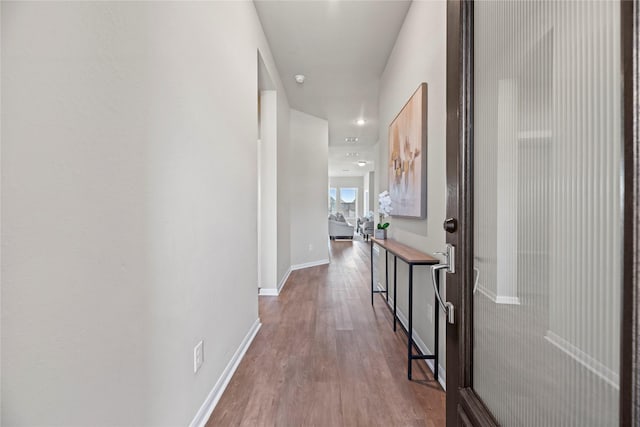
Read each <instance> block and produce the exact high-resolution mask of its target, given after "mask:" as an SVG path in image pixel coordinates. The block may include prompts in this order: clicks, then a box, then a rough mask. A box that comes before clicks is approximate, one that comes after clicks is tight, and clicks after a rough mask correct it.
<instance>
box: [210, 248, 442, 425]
mask: <svg viewBox="0 0 640 427" xmlns="http://www.w3.org/2000/svg"><path fill="white" fill-rule="evenodd" d="M369 259H370V258H369V244H368V243H367V242H362V241H353V242H350V241H347V242H345V241H333V242H331V264H329V265H323V266H319V267H312V268H308V269H303V270H297V271H294V272H292V273H291V276H290V277H289V279H288V282H287V284H286V287H285V288H284V289H283V292H282V294H281V295H280V296H279V297H261V298H260V319H261V321H262V328H261V329H260V331H259V332H258V335H257V336H256V338H255V340H254V341H253V343H252V345H251V347H250V348H249V350H248V351H247V353H246V355H245V357H244V359H243V360H242V362H241V364H240V366H239V367H238V370H237V371H236V373H235V375H234V376H233V378H232V380H231V382H230V383H229V385H228V387H227V389H226V391H225V393H224V394H223V396H222V398H221V399H220V402H219V403H218V405H217V406H216V409H215V411H214V412H213V414H212V416H211V418H210V420H209V422H208V424H207V426H236V425H243V426H302V425H315V426H332V427H333V426H358V425H362V426H429V427H435V426H443V425H444V424H445V393H444V392H443V390H442V389H441V387H440V385H439V384H438V383H437V382H436V381H434V379H433V376H432V374H431V371H430V370H429V368H427V366H426V364H424V362H422V361H419V362H414V378H415V379H416V380H414V381H413V382H410V381H408V380H407V379H406V335H405V334H404V332H401V328H398V332H397V333H395V334H394V332H393V330H392V327H391V324H392V320H393V318H392V316H391V313H390V312H389V310H388V309H387V308H386V307H385V303H384V301H383V299H382V297H381V296H376V298H375V305H374V307H373V308H372V307H371V304H370V294H369Z"/></svg>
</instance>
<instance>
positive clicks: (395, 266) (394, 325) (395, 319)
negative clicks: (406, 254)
mask: <svg viewBox="0 0 640 427" xmlns="http://www.w3.org/2000/svg"><path fill="white" fill-rule="evenodd" d="M397 267H398V257H397V256H395V255H394V256H393V331H394V332H395V330H396V323H397V320H398V315H397V314H396V304H397V301H398V298H396V296H397V295H396V294H397V293H396V289H397V288H396V279H397V276H398V275H397V273H396V272H397V271H398V268H397Z"/></svg>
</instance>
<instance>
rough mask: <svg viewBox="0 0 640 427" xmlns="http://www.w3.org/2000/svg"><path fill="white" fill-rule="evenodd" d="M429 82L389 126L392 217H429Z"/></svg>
mask: <svg viewBox="0 0 640 427" xmlns="http://www.w3.org/2000/svg"><path fill="white" fill-rule="evenodd" d="M426 181H427V84H426V83H422V84H421V85H420V87H418V90H416V91H415V92H414V94H413V95H412V96H411V98H410V99H409V101H408V102H407V103H406V104H405V105H404V107H402V110H401V111H400V113H399V114H398V115H397V116H396V118H395V119H394V120H393V122H391V125H389V194H390V195H391V206H392V207H393V211H392V214H391V215H392V216H399V217H408V218H421V219H424V218H426V217H427V194H426V193H427V182H426Z"/></svg>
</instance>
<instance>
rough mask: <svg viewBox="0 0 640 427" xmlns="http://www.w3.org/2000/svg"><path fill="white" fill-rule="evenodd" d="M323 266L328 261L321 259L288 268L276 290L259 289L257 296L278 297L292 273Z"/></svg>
mask: <svg viewBox="0 0 640 427" xmlns="http://www.w3.org/2000/svg"><path fill="white" fill-rule="evenodd" d="M325 264H329V260H328V259H321V260H320V261H311V262H306V263H304V264H296V265H292V266H291V267H289V269H288V270H287V272H286V273H285V275H284V277H283V278H282V280H280V283H278V289H273V288H260V290H259V291H258V295H259V296H261V297H277V296H278V295H280V292H282V289H283V288H284V285H286V284H287V280H288V279H289V276H290V275H291V272H292V271H294V270H300V269H303V268H309V267H315V266H318V265H325Z"/></svg>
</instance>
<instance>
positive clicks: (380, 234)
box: [373, 228, 387, 240]
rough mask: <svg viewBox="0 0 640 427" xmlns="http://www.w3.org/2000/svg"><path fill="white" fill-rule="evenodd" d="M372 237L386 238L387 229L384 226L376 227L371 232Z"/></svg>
mask: <svg viewBox="0 0 640 427" xmlns="http://www.w3.org/2000/svg"><path fill="white" fill-rule="evenodd" d="M373 237H375V238H376V239H383V240H384V239H386V238H387V229H386V228H382V229H380V228H376V229H375V230H374V233H373Z"/></svg>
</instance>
